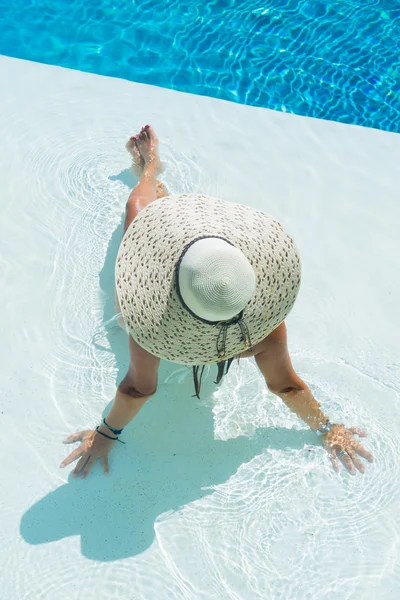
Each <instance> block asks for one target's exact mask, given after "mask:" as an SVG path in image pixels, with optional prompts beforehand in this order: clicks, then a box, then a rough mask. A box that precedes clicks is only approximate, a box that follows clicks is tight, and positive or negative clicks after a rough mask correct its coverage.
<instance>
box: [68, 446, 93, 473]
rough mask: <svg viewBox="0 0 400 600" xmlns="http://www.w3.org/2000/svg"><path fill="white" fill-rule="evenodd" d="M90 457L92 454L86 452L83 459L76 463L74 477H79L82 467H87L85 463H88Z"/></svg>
mask: <svg viewBox="0 0 400 600" xmlns="http://www.w3.org/2000/svg"><path fill="white" fill-rule="evenodd" d="M89 458H90V454H89V455H88V454H87V453H86V452H85V454H84V455H83V456H82V458H81V460H80V461H79V462H78V464H77V465H76V467H75V469H74V470H73V471H72V477H78V475H79V473H80V472H81V471H82V469H84V468H85V465H86V463H87V461H88V460H89Z"/></svg>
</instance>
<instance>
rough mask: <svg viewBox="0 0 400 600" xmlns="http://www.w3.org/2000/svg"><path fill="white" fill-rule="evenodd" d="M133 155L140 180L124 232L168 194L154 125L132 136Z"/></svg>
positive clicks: (128, 206)
mask: <svg viewBox="0 0 400 600" xmlns="http://www.w3.org/2000/svg"><path fill="white" fill-rule="evenodd" d="M126 149H127V150H128V152H129V153H130V154H131V155H132V157H133V161H134V169H135V173H136V174H137V175H139V182H138V184H137V185H136V186H135V187H134V188H133V190H132V191H131V193H130V195H129V198H128V201H127V203H126V207H125V222H124V233H125V231H126V230H127V229H128V227H129V225H130V224H131V223H132V221H133V219H134V218H135V217H136V216H137V214H138V213H139V212H140V211H141V210H142V208H144V207H145V206H147V205H148V204H150V202H153V201H154V200H156V199H157V198H163V197H164V196H168V192H167V189H166V187H165V185H164V184H163V183H161V181H158V180H157V176H158V175H159V173H160V172H161V171H162V166H161V161H160V155H159V153H158V138H157V136H156V134H155V132H154V130H153V128H152V127H150V126H149V125H146V127H143V128H142V130H141V132H140V133H139V135H135V136H132V137H131V138H130V140H129V142H128V143H127V145H126ZM115 308H116V312H117V313H118V314H119V313H120V312H121V307H120V305H119V302H118V298H117V295H115ZM118 324H119V325H120V327H122V329H125V322H124V320H123V318H122V316H119V317H118Z"/></svg>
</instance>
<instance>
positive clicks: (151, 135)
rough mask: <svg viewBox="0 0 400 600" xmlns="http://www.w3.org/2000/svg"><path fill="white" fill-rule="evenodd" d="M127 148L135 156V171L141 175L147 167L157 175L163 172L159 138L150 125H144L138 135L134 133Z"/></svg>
mask: <svg viewBox="0 0 400 600" xmlns="http://www.w3.org/2000/svg"><path fill="white" fill-rule="evenodd" d="M125 147H126V149H127V150H128V152H129V154H131V156H132V158H133V171H134V173H135V174H136V175H138V176H140V175H141V174H142V173H143V170H144V169H145V168H150V166H151V171H154V174H155V175H158V174H159V173H161V172H162V170H163V167H162V164H161V160H160V155H159V153H158V138H157V136H156V134H155V132H154V129H153V128H152V127H150V125H146V126H145V127H142V129H141V131H140V133H139V134H138V135H133V136H132V137H131V138H130V139H129V141H128V143H127V144H126V146H125Z"/></svg>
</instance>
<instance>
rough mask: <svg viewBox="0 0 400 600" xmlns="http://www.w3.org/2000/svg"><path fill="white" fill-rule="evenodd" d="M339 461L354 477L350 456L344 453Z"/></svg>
mask: <svg viewBox="0 0 400 600" xmlns="http://www.w3.org/2000/svg"><path fill="white" fill-rule="evenodd" d="M339 458H340V459H341V461H342V462H343V464H344V466H345V467H346V469H347V470H348V471H349V472H350V473H351V474H352V475H355V474H356V470H355V468H354V465H353V461H352V460H351V458H350V456H349V455H348V454H347V453H346V454H343V455H342V456H340V457H339Z"/></svg>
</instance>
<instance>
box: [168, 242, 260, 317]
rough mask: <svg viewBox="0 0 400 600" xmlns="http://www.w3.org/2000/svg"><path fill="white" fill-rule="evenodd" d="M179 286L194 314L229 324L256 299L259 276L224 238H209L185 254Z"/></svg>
mask: <svg viewBox="0 0 400 600" xmlns="http://www.w3.org/2000/svg"><path fill="white" fill-rule="evenodd" d="M178 284H179V290H180V294H181V297H182V299H183V301H184V303H185V305H186V306H187V307H188V308H189V309H190V311H191V312H192V313H194V314H195V315H196V316H198V317H200V318H201V319H204V320H206V321H213V322H217V321H227V320H229V319H232V318H233V317H235V316H236V315H238V314H239V313H240V312H241V311H242V310H243V309H244V308H245V306H246V305H247V303H248V302H249V301H250V299H251V298H252V297H253V295H254V292H255V289H256V275H255V273H254V269H253V267H252V266H251V264H250V262H249V261H248V259H247V258H246V256H245V255H244V254H243V252H242V251H241V250H239V249H238V248H236V247H235V246H233V245H232V244H231V243H229V242H228V241H226V240H224V239H221V238H217V237H207V238H203V239H200V240H197V241H195V242H193V243H192V244H190V246H189V248H188V249H187V250H186V251H185V253H184V256H183V258H182V260H181V262H180V265H179V270H178Z"/></svg>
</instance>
